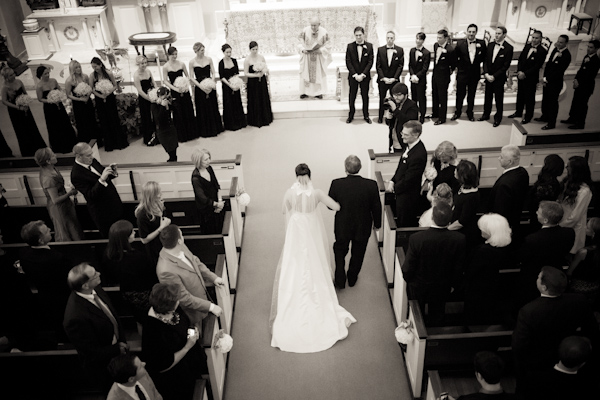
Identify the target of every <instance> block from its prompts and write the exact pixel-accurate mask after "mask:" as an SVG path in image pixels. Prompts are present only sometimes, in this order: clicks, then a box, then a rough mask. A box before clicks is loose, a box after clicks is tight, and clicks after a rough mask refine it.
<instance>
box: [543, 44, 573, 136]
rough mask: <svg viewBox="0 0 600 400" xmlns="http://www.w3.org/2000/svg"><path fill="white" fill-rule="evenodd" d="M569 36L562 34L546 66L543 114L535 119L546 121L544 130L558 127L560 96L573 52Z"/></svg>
mask: <svg viewBox="0 0 600 400" xmlns="http://www.w3.org/2000/svg"><path fill="white" fill-rule="evenodd" d="M567 43H569V37H568V36H567V35H560V36H559V37H558V39H556V43H555V44H554V50H552V53H551V54H550V58H549V59H548V62H547V63H546V67H545V68H544V80H543V82H544V97H543V98H542V116H541V117H539V118H534V121H539V122H546V125H545V126H543V127H542V130H544V131H546V130H548V129H554V128H555V127H556V116H557V115H558V96H559V95H560V91H561V90H562V87H563V80H564V77H565V71H566V70H567V68H568V67H569V64H571V52H570V51H569V49H567Z"/></svg>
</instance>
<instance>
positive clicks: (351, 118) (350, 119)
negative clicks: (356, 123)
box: [346, 117, 354, 124]
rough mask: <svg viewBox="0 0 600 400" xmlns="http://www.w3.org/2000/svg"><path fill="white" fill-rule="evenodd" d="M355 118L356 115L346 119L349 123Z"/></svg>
mask: <svg viewBox="0 0 600 400" xmlns="http://www.w3.org/2000/svg"><path fill="white" fill-rule="evenodd" d="M353 119H354V117H348V119H347V120H346V123H347V124H349V123H351V122H352V120H353Z"/></svg>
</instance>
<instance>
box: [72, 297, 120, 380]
mask: <svg viewBox="0 0 600 400" xmlns="http://www.w3.org/2000/svg"><path fill="white" fill-rule="evenodd" d="M94 290H95V291H96V293H97V294H98V297H100V299H101V300H102V301H103V302H104V303H105V304H106V305H107V306H108V308H109V309H110V312H111V313H112V315H113V316H114V317H115V319H116V320H117V323H118V324H119V340H118V342H123V343H126V342H127V341H126V340H125V331H124V330H123V327H122V326H121V323H120V321H119V315H118V314H117V312H116V311H115V308H114V307H113V305H112V303H111V302H110V299H109V298H108V295H107V294H106V293H105V292H104V290H102V288H100V286H98V287H96V288H95V289H94ZM63 326H64V328H65V332H66V333H67V336H68V337H69V340H70V341H71V342H72V343H73V345H74V346H75V349H76V350H77V353H78V354H79V356H80V358H81V360H82V362H83V365H84V367H86V368H92V369H98V368H101V369H104V370H105V369H106V366H107V365H108V362H109V361H110V360H111V359H112V358H113V357H116V356H118V355H119V354H120V350H119V343H118V342H117V343H115V344H112V340H113V334H114V329H113V324H112V322H110V319H109V318H108V317H107V316H106V314H104V312H103V311H102V310H101V309H99V308H98V307H96V306H95V305H93V304H92V303H90V302H89V301H88V300H86V299H84V298H83V297H81V296H79V295H78V294H77V293H75V292H71V296H70V297H69V300H68V301H67V307H66V309H65V318H64V321H63ZM103 372H104V371H103Z"/></svg>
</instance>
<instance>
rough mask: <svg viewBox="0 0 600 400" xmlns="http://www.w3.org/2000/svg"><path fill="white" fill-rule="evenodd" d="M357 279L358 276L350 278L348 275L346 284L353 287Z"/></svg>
mask: <svg viewBox="0 0 600 400" xmlns="http://www.w3.org/2000/svg"><path fill="white" fill-rule="evenodd" d="M357 280H358V278H354V279H352V278H350V277H348V286H350V287H354V285H356V281H357Z"/></svg>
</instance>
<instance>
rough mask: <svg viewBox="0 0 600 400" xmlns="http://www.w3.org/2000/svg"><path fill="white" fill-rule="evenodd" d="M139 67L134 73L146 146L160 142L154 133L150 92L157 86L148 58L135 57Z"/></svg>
mask: <svg viewBox="0 0 600 400" xmlns="http://www.w3.org/2000/svg"><path fill="white" fill-rule="evenodd" d="M135 63H136V64H137V66H138V69H137V70H136V71H135V72H134V74H133V84H134V86H135V88H136V90H137V91H138V106H139V107H140V133H141V134H142V136H143V138H144V144H145V145H146V146H155V145H157V144H158V141H157V140H156V136H155V135H154V124H153V123H152V100H151V99H150V97H149V96H148V92H149V91H150V90H151V89H153V88H154V87H156V84H155V83H154V78H153V77H152V72H151V71H150V70H149V69H148V59H147V58H146V56H142V55H139V56H137V57H136V58H135Z"/></svg>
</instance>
